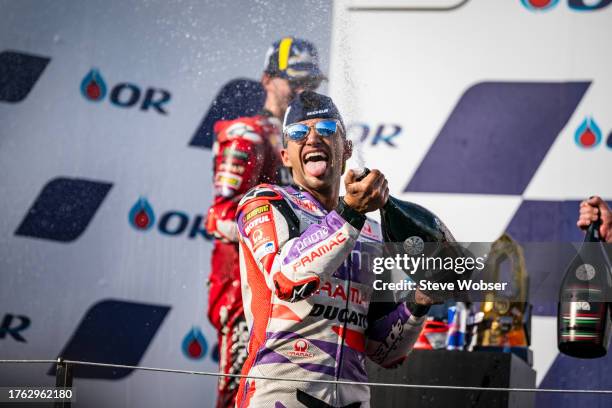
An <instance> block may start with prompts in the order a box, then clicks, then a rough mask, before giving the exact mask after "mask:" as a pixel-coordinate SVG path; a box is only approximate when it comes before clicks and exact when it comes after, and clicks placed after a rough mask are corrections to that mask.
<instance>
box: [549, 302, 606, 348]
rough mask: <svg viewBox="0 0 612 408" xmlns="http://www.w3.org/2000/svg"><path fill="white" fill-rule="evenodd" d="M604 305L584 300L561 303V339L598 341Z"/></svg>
mask: <svg viewBox="0 0 612 408" xmlns="http://www.w3.org/2000/svg"><path fill="white" fill-rule="evenodd" d="M602 306H603V307H602ZM605 306H606V304H605V303H600V302H586V301H580V302H564V303H562V304H561V322H560V323H561V325H560V329H561V340H562V341H566V342H574V341H589V342H592V341H595V342H599V341H600V331H601V328H602V317H605V312H606V307H605Z"/></svg>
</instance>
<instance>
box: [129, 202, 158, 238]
mask: <svg viewBox="0 0 612 408" xmlns="http://www.w3.org/2000/svg"><path fill="white" fill-rule="evenodd" d="M129 220H130V224H132V227H134V228H136V229H139V230H145V231H146V230H148V229H150V228H151V227H152V226H153V225H154V224H155V212H153V208H152V207H151V205H150V204H149V202H148V201H147V199H146V198H144V197H140V198H139V199H138V201H136V204H134V206H133V207H132V209H131V210H130V215H129Z"/></svg>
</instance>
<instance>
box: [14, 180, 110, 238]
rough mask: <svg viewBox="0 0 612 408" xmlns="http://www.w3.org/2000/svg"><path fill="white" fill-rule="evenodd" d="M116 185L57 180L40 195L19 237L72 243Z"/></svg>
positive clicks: (30, 210) (52, 181)
mask: <svg viewBox="0 0 612 408" xmlns="http://www.w3.org/2000/svg"><path fill="white" fill-rule="evenodd" d="M112 186H113V184H112V183H108V182H101V181H91V180H83V179H70V178H62V177H60V178H56V179H53V180H51V181H49V182H48V183H47V184H46V185H45V186H44V187H43V189H42V191H41V192H40V193H39V194H38V197H37V198H36V200H35V201H34V204H32V207H30V209H29V210H28V213H27V214H26V216H25V217H24V219H23V221H21V224H20V225H19V227H18V228H17V230H16V231H15V235H21V236H27V237H33V238H42V239H50V240H53V241H61V242H70V241H74V240H75V239H77V238H78V237H79V236H80V235H81V234H82V233H83V232H85V229H86V228H87V226H88V225H89V223H90V222H91V220H92V219H93V216H94V215H95V213H96V211H98V208H99V207H100V205H101V204H102V201H104V199H105V198H106V195H107V194H108V192H109V190H110V189H111V187H112Z"/></svg>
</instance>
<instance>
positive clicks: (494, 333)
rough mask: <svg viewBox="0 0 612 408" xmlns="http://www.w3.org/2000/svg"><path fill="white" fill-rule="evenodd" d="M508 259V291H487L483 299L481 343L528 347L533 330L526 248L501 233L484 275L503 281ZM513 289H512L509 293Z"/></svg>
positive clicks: (488, 259) (503, 346)
mask: <svg viewBox="0 0 612 408" xmlns="http://www.w3.org/2000/svg"><path fill="white" fill-rule="evenodd" d="M506 262H509V264H510V265H509V266H510V269H509V270H510V274H511V278H512V284H511V285H508V286H509V287H510V290H508V291H506V292H503V293H501V292H495V291H491V292H487V293H486V294H485V299H484V300H485V301H484V302H482V306H481V311H482V312H483V313H484V317H483V321H482V323H481V324H480V328H479V331H478V346H480V347H479V348H482V347H494V348H498V347H502V348H504V349H507V348H513V347H524V348H528V347H529V344H530V334H531V305H530V304H529V302H528V301H527V296H528V294H529V276H528V275H527V270H526V268H525V257H524V256H523V249H522V248H521V246H520V245H519V244H518V243H517V242H516V241H514V240H513V239H512V238H511V237H510V236H509V235H508V234H503V235H502V236H501V237H499V238H498V239H497V240H496V241H495V242H493V245H492V246H491V250H490V252H489V255H488V258H487V265H486V268H485V269H484V271H483V273H484V275H483V279H485V281H487V282H501V280H500V277H501V276H500V275H501V270H502V266H503V264H504V263H506ZM508 292H510V293H508Z"/></svg>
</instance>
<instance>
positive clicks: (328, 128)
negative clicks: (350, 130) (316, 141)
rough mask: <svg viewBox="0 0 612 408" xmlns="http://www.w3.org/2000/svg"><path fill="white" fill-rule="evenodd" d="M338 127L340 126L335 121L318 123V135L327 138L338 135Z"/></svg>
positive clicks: (316, 127) (316, 126)
mask: <svg viewBox="0 0 612 408" xmlns="http://www.w3.org/2000/svg"><path fill="white" fill-rule="evenodd" d="M337 127H338V124H337V123H336V121H333V120H323V121H321V122H317V124H316V125H315V129H316V130H317V133H319V134H320V135H321V136H325V137H329V136H331V135H333V134H334V133H336V129H337Z"/></svg>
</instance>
